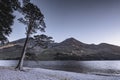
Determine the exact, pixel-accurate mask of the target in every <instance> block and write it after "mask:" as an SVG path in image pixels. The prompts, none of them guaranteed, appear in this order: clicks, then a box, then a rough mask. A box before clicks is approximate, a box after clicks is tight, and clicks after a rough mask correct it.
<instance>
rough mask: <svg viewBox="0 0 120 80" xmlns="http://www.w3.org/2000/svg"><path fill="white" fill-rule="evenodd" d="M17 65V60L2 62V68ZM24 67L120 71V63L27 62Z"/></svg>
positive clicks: (81, 70)
mask: <svg viewBox="0 0 120 80" xmlns="http://www.w3.org/2000/svg"><path fill="white" fill-rule="evenodd" d="M17 63H18V61H16V60H0V66H16V65H17ZM24 66H26V67H37V68H39V67H41V68H47V69H56V70H64V71H72V72H85V73H86V72H107V73H113V72H116V71H117V72H118V71H120V61H37V62H36V61H25V62H24Z"/></svg>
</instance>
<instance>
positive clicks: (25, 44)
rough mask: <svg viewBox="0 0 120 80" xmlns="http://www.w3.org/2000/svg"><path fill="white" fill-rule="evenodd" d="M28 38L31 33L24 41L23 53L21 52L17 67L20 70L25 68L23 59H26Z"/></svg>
mask: <svg viewBox="0 0 120 80" xmlns="http://www.w3.org/2000/svg"><path fill="white" fill-rule="evenodd" d="M28 39H29V35H27V37H26V40H25V43H24V46H23V50H22V54H21V58H20V60H19V63H18V65H17V67H16V69H18V70H23V61H24V58H25V53H26V49H27V42H28Z"/></svg>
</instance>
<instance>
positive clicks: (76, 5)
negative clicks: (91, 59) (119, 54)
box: [9, 0, 120, 46]
mask: <svg viewBox="0 0 120 80" xmlns="http://www.w3.org/2000/svg"><path fill="white" fill-rule="evenodd" d="M31 2H33V3H34V4H35V5H37V6H38V7H39V8H40V10H41V12H42V13H43V14H44V16H45V19H44V20H45V23H46V26H47V28H46V29H45V30H46V32H45V33H41V32H39V34H47V35H48V36H52V37H53V40H54V41H55V42H61V41H63V40H65V39H67V38H70V37H74V38H75V39H77V40H79V41H81V42H84V43H88V44H93V43H94V44H99V43H109V44H114V45H119V46H120V0H31ZM14 14H15V15H16V16H17V17H16V20H15V23H14V25H13V26H12V27H13V32H12V34H11V35H10V36H9V40H10V41H13V40H17V39H20V38H24V37H25V27H26V26H25V25H23V24H22V23H19V22H18V21H17V18H19V17H21V15H20V14H18V13H17V12H16V13H14Z"/></svg>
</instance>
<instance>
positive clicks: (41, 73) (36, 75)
mask: <svg viewBox="0 0 120 80" xmlns="http://www.w3.org/2000/svg"><path fill="white" fill-rule="evenodd" d="M24 70H25V71H17V70H15V69H14V68H13V67H0V80H119V79H120V75H119V74H117V75H105V74H102V75H100V74H85V73H75V72H67V71H59V70H50V69H42V68H29V67H24Z"/></svg>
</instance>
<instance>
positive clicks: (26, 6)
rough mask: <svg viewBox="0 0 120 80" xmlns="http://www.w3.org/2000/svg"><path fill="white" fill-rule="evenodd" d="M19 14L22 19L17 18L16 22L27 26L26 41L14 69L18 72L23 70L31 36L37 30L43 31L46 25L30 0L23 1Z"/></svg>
mask: <svg viewBox="0 0 120 80" xmlns="http://www.w3.org/2000/svg"><path fill="white" fill-rule="evenodd" d="M20 12H21V13H22V14H23V15H24V17H22V18H19V19H18V20H19V21H20V22H21V23H23V24H25V25H27V27H26V40H25V43H24V47H23V50H22V55H21V59H20V61H19V63H18V65H17V67H16V69H18V70H23V61H24V58H25V54H26V48H27V42H28V39H29V37H30V35H31V34H33V33H36V32H37V31H38V30H40V31H41V32H44V31H45V28H46V25H45V23H44V20H43V19H44V16H43V14H42V13H41V11H40V9H39V8H38V7H37V6H36V5H34V4H32V3H31V2H30V0H23V6H22V7H21V10H20Z"/></svg>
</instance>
